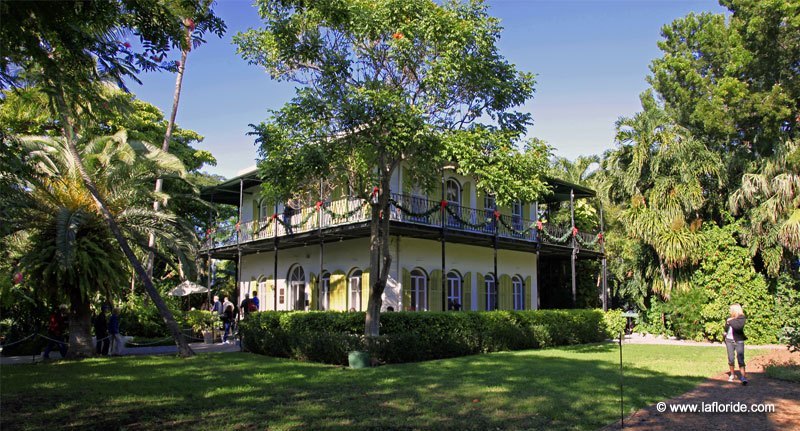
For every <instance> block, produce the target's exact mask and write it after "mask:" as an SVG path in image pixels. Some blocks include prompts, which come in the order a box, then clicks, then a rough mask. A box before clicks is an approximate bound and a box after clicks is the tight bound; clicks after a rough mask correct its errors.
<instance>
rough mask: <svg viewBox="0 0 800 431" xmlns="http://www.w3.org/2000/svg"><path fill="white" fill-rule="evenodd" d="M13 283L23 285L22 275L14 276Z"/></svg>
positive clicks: (19, 273)
mask: <svg viewBox="0 0 800 431" xmlns="http://www.w3.org/2000/svg"><path fill="white" fill-rule="evenodd" d="M13 281H14V284H20V283H22V273H21V272H18V273H16V274H14V280H13Z"/></svg>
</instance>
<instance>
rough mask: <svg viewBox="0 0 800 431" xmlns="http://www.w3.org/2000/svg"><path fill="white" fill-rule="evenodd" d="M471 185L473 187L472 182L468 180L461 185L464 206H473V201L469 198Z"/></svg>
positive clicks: (462, 204)
mask: <svg viewBox="0 0 800 431" xmlns="http://www.w3.org/2000/svg"><path fill="white" fill-rule="evenodd" d="M470 187H472V184H470V183H469V182H466V181H465V182H464V184H463V185H462V186H461V206H463V207H471V206H472V201H471V200H470V198H469V195H470Z"/></svg>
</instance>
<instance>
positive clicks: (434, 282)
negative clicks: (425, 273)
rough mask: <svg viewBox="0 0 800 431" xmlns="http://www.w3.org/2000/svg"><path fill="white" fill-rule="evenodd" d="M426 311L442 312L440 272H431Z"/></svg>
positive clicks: (436, 270) (437, 270)
mask: <svg viewBox="0 0 800 431" xmlns="http://www.w3.org/2000/svg"><path fill="white" fill-rule="evenodd" d="M428 293H429V295H428V310H430V311H443V310H444V309H443V308H442V271H441V270H439V269H434V270H433V271H431V280H430V285H429V286H428Z"/></svg>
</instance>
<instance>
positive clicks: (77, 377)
mask: <svg viewBox="0 0 800 431" xmlns="http://www.w3.org/2000/svg"><path fill="white" fill-rule="evenodd" d="M614 348H615V345H613V344H597V345H590V346H575V347H570V348H568V349H567V350H569V351H571V352H577V353H580V354H581V355H582V354H586V355H587V356H586V359H583V358H580V359H575V358H574V357H569V358H565V357H560V356H558V355H559V352H558V351H553V352H544V353H550V354H536V353H529V352H505V353H498V354H487V355H476V356H469V357H462V358H455V359H447V360H438V361H428V362H421V363H413V364H399V365H392V366H383V367H378V368H373V369H366V370H350V369H345V368H342V367H335V366H326V365H320V364H311V363H301V362H295V361H290V360H283V359H274V358H267V357H263V356H258V355H252V354H245V353H235V354H224V355H220V354H216V355H213V354H212V355H198V356H197V357H195V358H191V359H188V360H178V359H174V358H141V357H137V358H118V359H111V360H106V359H96V360H89V361H83V362H80V363H73V364H63V365H62V364H59V366H58V367H50V369H47V368H48V367H47V366H44V367H40V368H42V369H43V370H44V371H39V370H36V367H23V366H18V367H20V368H15V369H14V373H11V374H13V375H11V376H3V377H4V378H3V387H4V389H7V388H8V387H9V386H10V385H22V384H27V386H26V387H28V388H37V387H39V389H33V390H20V388H17V387H15V388H14V389H13V390H12V391H5V390H4V392H6V393H7V394H9V393H13V395H12V396H7V395H6V394H4V396H3V398H2V410H3V412H4V414H3V415H2V418H0V425H2V427H1V428H2V429H12V430H13V429H51V428H52V426H53V424H64V427H65V428H72V429H87V428H96V429H118V428H126V429H131V430H134V429H142V430H149V429H162V428H164V427H172V428H179V429H183V428H192V429H193V430H203V429H214V430H215V431H216V430H219V429H231V428H239V429H266V428H269V429H271V430H272V429H287V430H300V429H344V428H347V429H353V428H355V429H475V430H478V429H480V430H483V429H521V428H524V429H543V430H544V429H548V430H549V429H596V428H598V427H602V426H603V425H605V424H608V423H610V422H612V421H614V419H615V418H616V417H618V415H619V398H618V397H619V375H618V365H615V363H614V361H613V355H611V353H612V352H613V351H614ZM597 355H601V356H603V359H602V360H601V359H598V358H597ZM25 368H28V369H27V370H26V369H25ZM56 368H58V369H56ZM17 370H19V372H17ZM4 371H6V370H4ZM3 374H6V373H3ZM701 380H702V378H699V377H693V376H671V375H667V374H664V373H660V372H656V371H652V370H646V369H627V370H626V376H625V386H626V387H627V388H629V389H627V390H626V393H625V398H626V405H628V406H630V408H629V411H634V410H635V409H638V408H641V407H643V406H644V405H647V404H650V403H652V402H655V401H656V400H662V399H665V398H669V397H671V396H675V395H677V394H680V393H682V392H685V391H686V390H688V389H690V388H692V387H693V386H694V385H696V384H697V383H698V382H700V381H701ZM26 381H27V383H24V382H26ZM37 385H39V386H37ZM12 387H13V386H12Z"/></svg>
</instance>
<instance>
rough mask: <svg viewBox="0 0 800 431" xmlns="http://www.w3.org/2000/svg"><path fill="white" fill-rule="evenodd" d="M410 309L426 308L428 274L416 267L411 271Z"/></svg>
mask: <svg viewBox="0 0 800 431" xmlns="http://www.w3.org/2000/svg"><path fill="white" fill-rule="evenodd" d="M409 307H410V309H411V310H416V311H427V310H428V276H427V275H426V274H425V271H423V270H421V269H419V268H417V269H415V270H413V271H411V304H410V305H409Z"/></svg>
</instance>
